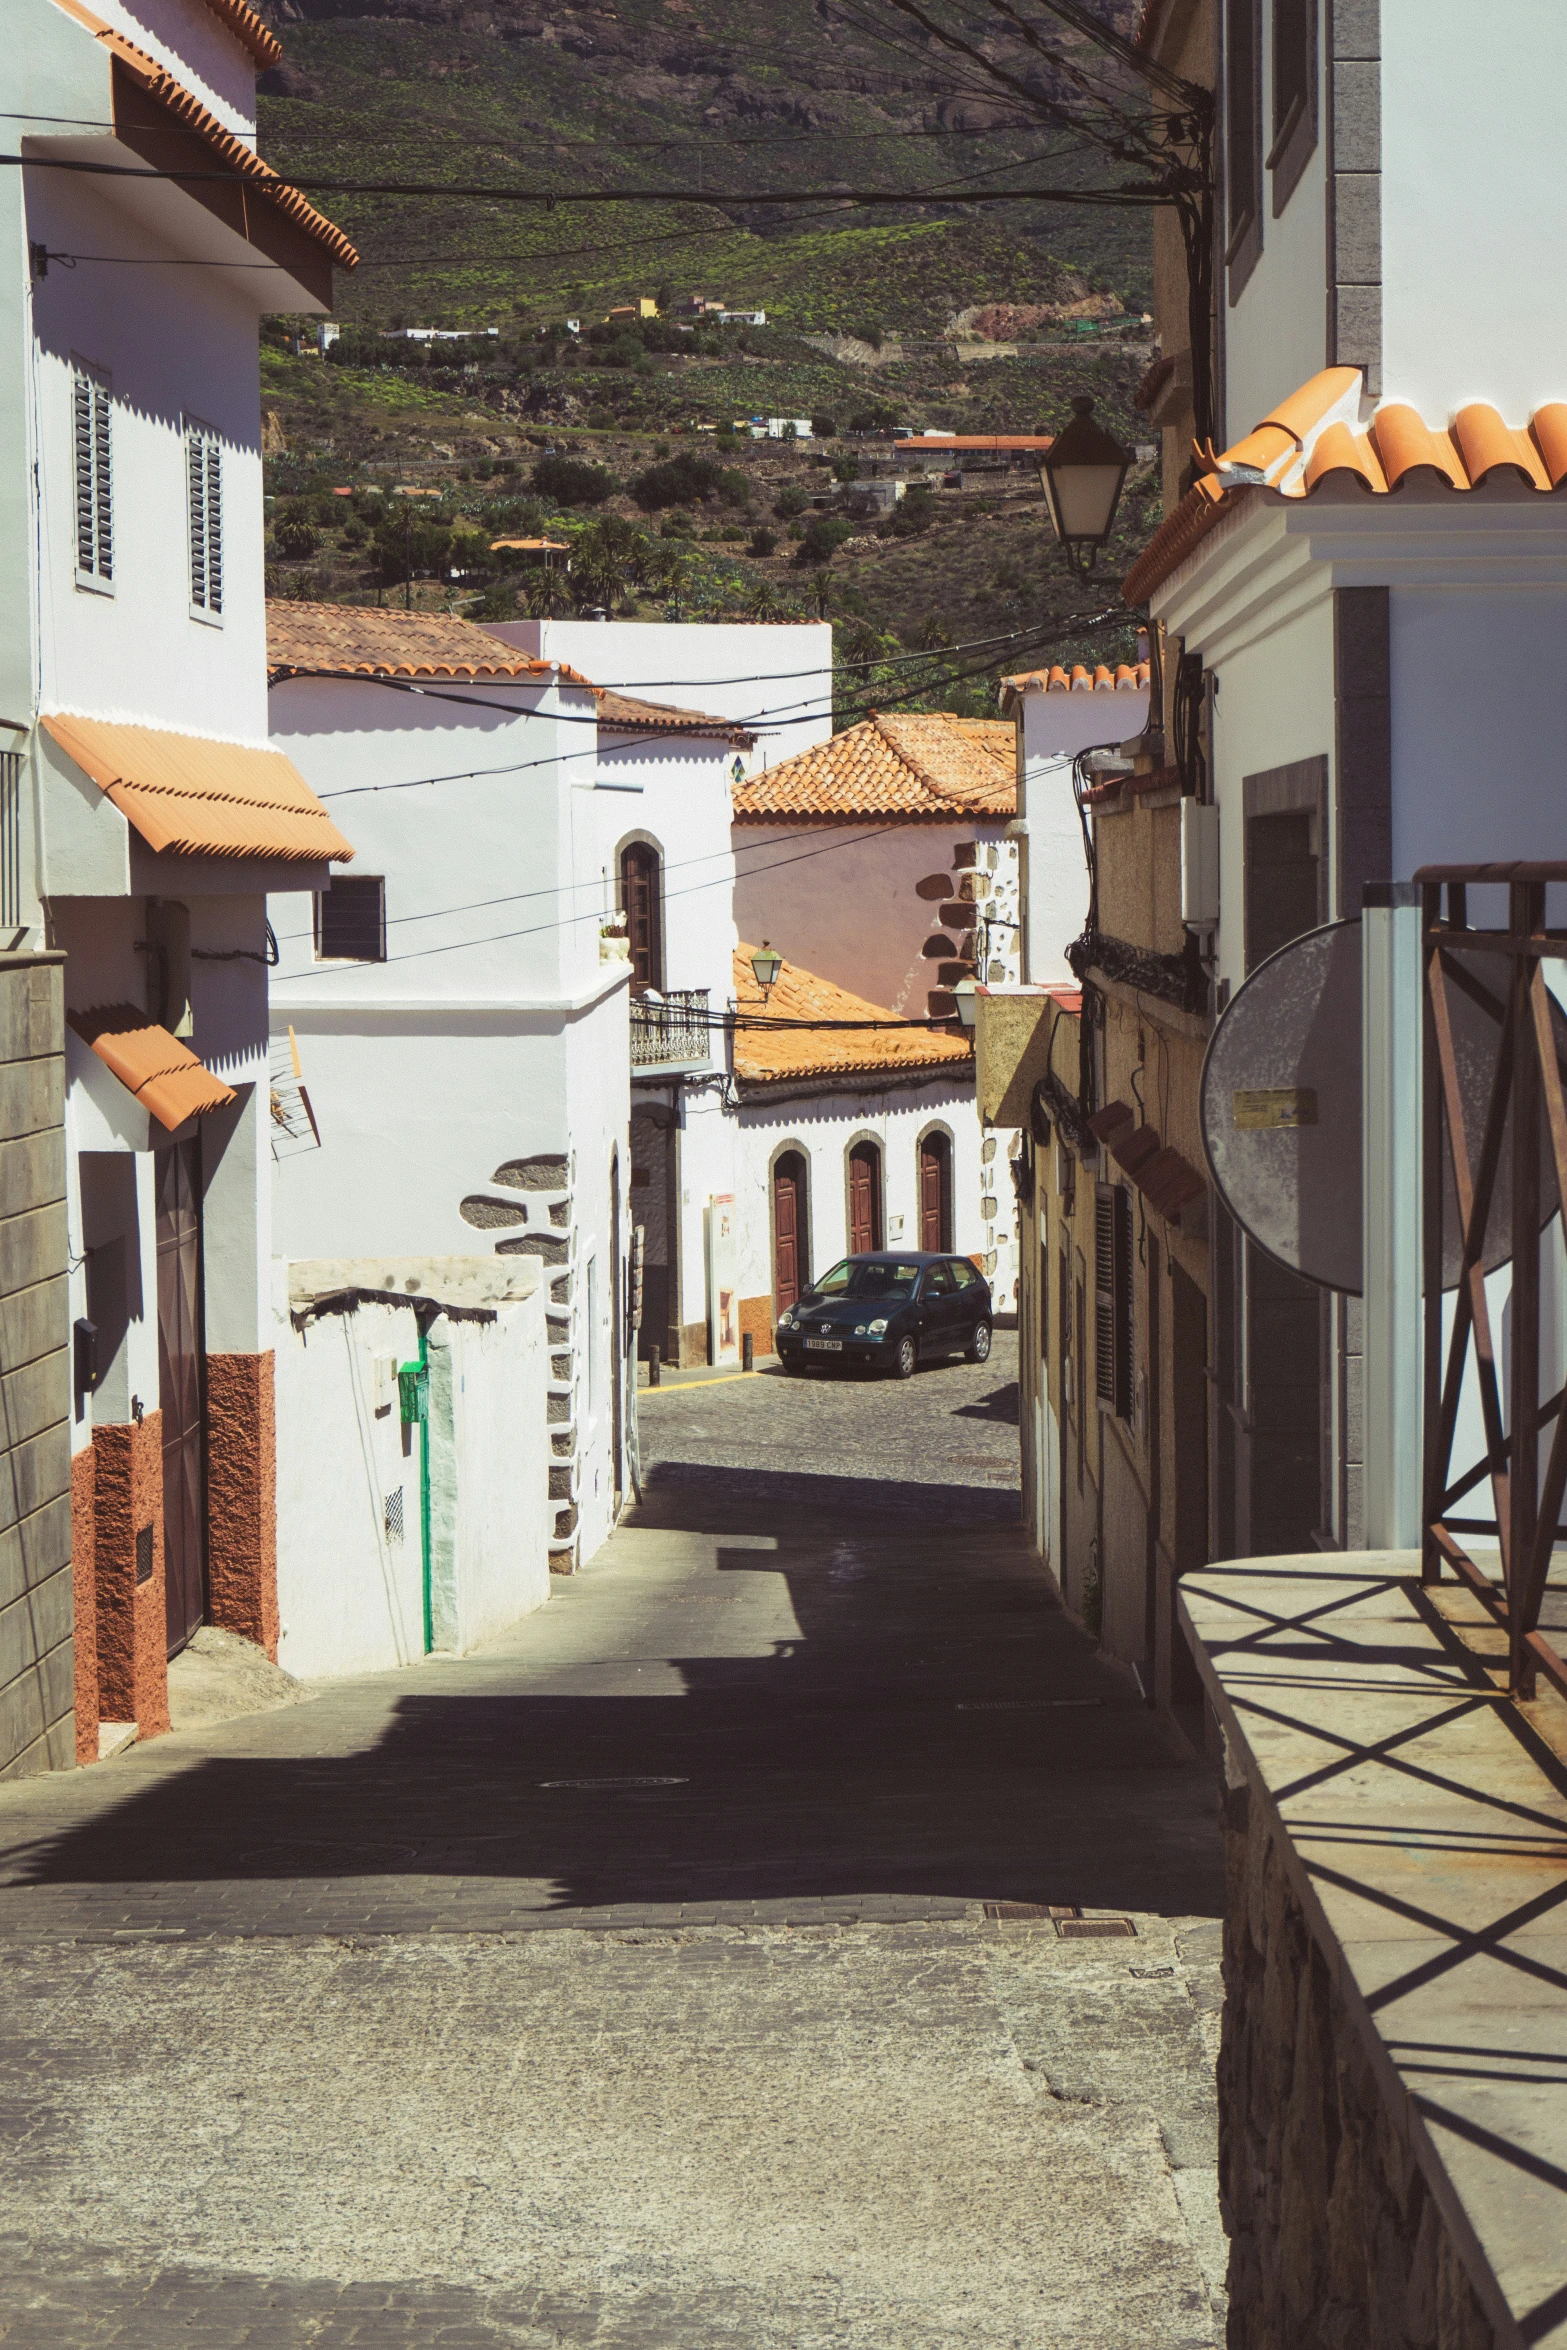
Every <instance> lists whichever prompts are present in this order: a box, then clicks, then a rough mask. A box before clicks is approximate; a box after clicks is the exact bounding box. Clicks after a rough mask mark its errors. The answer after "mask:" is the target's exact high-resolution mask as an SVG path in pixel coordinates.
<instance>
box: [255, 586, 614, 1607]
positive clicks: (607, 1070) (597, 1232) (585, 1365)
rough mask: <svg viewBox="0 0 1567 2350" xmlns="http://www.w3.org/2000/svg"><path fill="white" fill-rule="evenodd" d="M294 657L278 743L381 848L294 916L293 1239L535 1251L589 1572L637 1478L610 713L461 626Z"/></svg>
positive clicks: (284, 1166)
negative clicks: (300, 1088) (602, 790)
mask: <svg viewBox="0 0 1567 2350" xmlns="http://www.w3.org/2000/svg"><path fill="white" fill-rule="evenodd" d="M268 660H269V665H270V673H271V680H272V685H271V697H270V698H271V707H272V731H273V739H274V741H275V742H277V743H278V744H279V745H281V746H283V747H284V748H286V749H287V750H288V752H289V754H290V756H292V757H293V758H294V759H295V760H296V761H297V763H298V765H299V767H300V769H301V771H302V772H303V773H304V774H305V775H307V776H308V777H309V778H310V779H311V780H312V782H313V783H314V784H315V786H316V788H317V789H318V790H319V791H320V792H321V794H322V796H323V799H324V800H325V803H326V805H327V807H328V808H329V809H332V810H337V811H341V812H343V813H344V814H347V813H348V812H350V811H351V812H352V821H353V823H354V826H355V841H356V846H357V848H358V850H359V855H358V859H357V862H356V865H355V869H354V873H353V875H352V877H351V878H349V879H348V880H347V881H346V883H338V884H334V885H333V886H332V887H331V888H329V889H325V890H322V891H319V892H317V893H316V894H314V895H311V896H295V897H279V898H277V899H276V900H275V901H274V903H273V908H272V919H273V924H274V928H275V930H276V933H277V938H278V947H279V961H278V967H277V970H276V971H275V973H274V974H273V983H272V1027H273V1034H274V1038H275V1039H276V1040H277V1047H278V1058H279V1065H280V1067H282V1068H283V1069H284V1070H285V1071H286V1070H287V1069H288V1068H289V1067H290V1066H291V1063H292V1055H293V1053H294V1052H295V1051H296V1050H297V1053H298V1055H299V1062H300V1068H301V1070H302V1072H303V1080H304V1084H305V1086H306V1089H307V1091H308V1095H309V1102H310V1108H311V1111H312V1113H313V1127H314V1128H315V1129H318V1130H319V1135H320V1146H319V1148H317V1147H314V1143H313V1139H312V1137H306V1136H304V1135H296V1136H295V1137H294V1138H293V1145H292V1146H291V1147H289V1148H288V1149H286V1150H281V1151H280V1161H279V1166H278V1171H277V1187H276V1198H275V1218H274V1234H275V1243H274V1245H275V1250H276V1253H277V1255H278V1256H279V1257H281V1258H284V1259H288V1260H310V1261H314V1260H322V1259H364V1258H368V1257H375V1256H385V1257H388V1258H417V1259H423V1258H445V1257H454V1256H459V1255H462V1254H465V1253H471V1252H474V1251H475V1250H476V1249H477V1250H478V1251H480V1252H482V1253H483V1254H485V1255H488V1256H491V1257H498V1258H503V1259H504V1258H508V1257H513V1256H525V1257H532V1258H533V1259H535V1260H536V1262H537V1264H538V1265H539V1267H540V1269H541V1271H542V1273H543V1275H544V1277H545V1279H546V1281H547V1288H548V1296H547V1303H546V1311H547V1333H548V1341H549V1355H550V1379H549V1401H548V1412H549V1421H550V1443H551V1451H550V1457H549V1461H548V1466H547V1472H546V1473H547V1479H548V1488H549V1501H550V1510H551V1524H550V1528H549V1533H548V1542H549V1549H550V1553H551V1559H552V1563H553V1564H554V1565H555V1566H556V1567H557V1568H559V1569H562V1570H569V1569H570V1568H571V1567H572V1566H574V1565H575V1564H576V1563H577V1562H578V1561H579V1560H584V1559H586V1558H588V1557H591V1555H592V1554H593V1552H594V1551H595V1550H597V1549H598V1547H599V1546H600V1544H601V1543H602V1542H603V1540H604V1539H605V1537H606V1535H607V1534H608V1533H609V1530H610V1528H611V1527H612V1526H613V1524H614V1520H615V1512H616V1508H617V1506H618V1502H619V1499H620V1497H621V1494H622V1493H623V1491H624V1490H625V1489H626V1477H625V1441H624V1436H625V1382H626V1361H627V1349H626V1327H625V1320H624V1298H625V1266H626V1259H627V1254H628V1222H627V1213H628V1210H627V1201H628V1191H629V1177H630V1168H629V1156H628V1148H629V1136H628V1131H627V1127H628V1106H629V1088H628V1078H627V1070H628V1056H629V1048H628V1035H627V995H628V984H629V980H630V968H629V965H628V964H627V963H626V961H625V960H624V959H623V958H622V957H621V955H620V954H619V952H618V950H617V949H616V948H615V947H614V946H613V945H612V944H611V943H610V942H607V941H605V940H603V939H602V938H601V931H602V929H603V926H604V918H605V915H606V912H607V911H608V910H609V905H608V902H607V898H606V885H605V881H604V877H603V874H602V872H601V856H600V841H599V834H600V819H599V814H598V811H597V809H596V807H595V805H594V791H593V782H594V773H595V765H596V759H597V730H598V705H597V702H596V700H595V697H594V694H593V692H592V689H591V688H590V687H589V686H588V684H587V683H586V682H585V680H584V679H583V678H582V677H581V676H580V675H579V674H578V673H577V672H576V671H575V670H574V669H572V668H570V667H569V666H567V665H566V664H564V663H562V662H559V661H540V660H537V659H535V658H533V657H532V656H530V655H529V654H527V653H524V652H521V651H519V650H518V649H517V648H515V647H513V646H511V645H507V644H503V643H501V642H500V641H498V640H497V638H496V637H494V636H492V635H490V634H488V633H487V632H486V631H485V630H483V629H480V628H477V627H475V626H473V625H472V624H471V623H469V622H466V621H461V620H450V619H446V618H444V617H440V616H434V615H425V614H419V613H398V612H375V611H359V610H351V609H348V608H346V607H342V606H337V605H309V604H274V605H273V606H272V607H271V610H270V628H269V650H268ZM615 805H616V807H617V808H620V807H623V806H625V805H626V802H625V801H624V800H618V801H616V802H615ZM419 1278H422V1276H419ZM526 1572H527V1569H526V1562H522V1563H521V1564H520V1566H519V1574H520V1575H522V1576H524V1577H525V1575H526ZM519 1589H520V1586H519ZM519 1612H520V1609H519Z"/></svg>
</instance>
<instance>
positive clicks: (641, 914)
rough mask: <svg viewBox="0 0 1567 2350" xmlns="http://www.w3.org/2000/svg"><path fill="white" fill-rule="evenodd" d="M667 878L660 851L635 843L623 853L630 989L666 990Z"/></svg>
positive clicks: (645, 843) (622, 893)
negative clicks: (651, 988)
mask: <svg viewBox="0 0 1567 2350" xmlns="http://www.w3.org/2000/svg"><path fill="white" fill-rule="evenodd" d="M663 884H664V874H663V860H662V858H661V857H660V856H659V853H658V851H657V849H655V848H651V847H650V846H649V845H648V843H647V842H646V841H643V840H634V841H633V842H632V843H631V845H630V847H629V848H626V849H623V850H622V851H621V857H620V900H621V904H622V905H623V906H624V907H625V910H626V935H627V940H628V943H629V945H630V948H631V985H632V988H633V990H634V991H635V992H636V993H638V994H640V993H641V991H642V990H643V989H644V988H648V987H656V988H657V989H658V990H659V992H660V994H662V992H663V987H664V909H663V896H664V886H663Z"/></svg>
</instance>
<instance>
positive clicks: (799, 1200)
mask: <svg viewBox="0 0 1567 2350" xmlns="http://www.w3.org/2000/svg"><path fill="white" fill-rule="evenodd" d="M808 1216H809V1203H808V1201H807V1197H806V1169H805V1154H804V1153H803V1151H781V1152H780V1153H779V1155H778V1157H777V1158H776V1159H775V1160H774V1161H773V1303H774V1305H775V1307H776V1308H777V1311H778V1312H779V1313H780V1314H781V1313H783V1312H784V1310H785V1308H786V1307H788V1306H793V1305H798V1304H799V1302H800V1293H801V1291H802V1290H803V1289H804V1287H805V1284H806V1281H807V1280H808V1278H809V1249H808V1245H807V1244H808V1237H809V1236H808V1233H807V1229H806V1226H807V1220H808Z"/></svg>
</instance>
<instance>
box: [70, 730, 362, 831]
mask: <svg viewBox="0 0 1567 2350" xmlns="http://www.w3.org/2000/svg"><path fill="white" fill-rule="evenodd" d="M40 724H41V725H42V727H43V730H44V732H45V733H46V734H47V735H48V736H49V738H50V740H51V741H52V742H54V743H55V744H57V745H58V747H59V748H60V749H61V750H62V751H63V752H64V753H65V755H66V757H67V758H68V759H69V760H71V762H72V763H73V765H75V766H76V767H78V768H80V770H81V772H82V773H83V775H85V776H87V777H88V778H89V779H90V781H92V782H93V783H95V784H97V786H98V788H99V790H100V791H102V792H104V793H106V794H107V796H108V797H109V798H110V799H111V800H112V801H113V802H114V804H115V806H116V807H117V808H118V809H119V811H120V813H121V815H122V816H124V818H125V819H126V821H127V823H129V824H132V825H134V827H135V829H136V830H137V831H138V832H139V833H140V834H141V837H142V839H143V840H144V841H145V842H146V843H147V846H148V847H149V848H151V849H156V850H159V851H160V852H161V851H165V850H169V851H173V852H174V853H176V854H178V855H181V856H194V857H265V858H284V859H289V860H297V861H301V862H305V861H308V862H311V863H316V862H321V861H324V860H326V859H328V858H331V859H335V860H337V861H338V862H346V860H347V859H348V858H350V857H351V856H352V855H353V853H354V852H353V849H352V847H351V845H350V844H349V842H348V841H346V840H345V839H344V837H343V835H342V834H341V833H340V832H339V831H338V829H337V826H336V825H335V824H334V823H333V822H332V819H331V817H330V816H329V815H328V814H327V812H326V810H325V808H323V807H322V805H321V802H320V801H319V800H318V799H317V798H316V795H315V793H314V792H313V791H312V790H311V788H310V786H309V784H308V783H306V781H305V779H304V777H303V776H302V775H301V774H300V772H299V770H298V768H297V767H296V766H295V765H294V763H293V761H292V760H291V759H287V758H285V757H284V755H283V753H282V752H281V751H269V750H255V749H252V748H251V747H250V746H249V745H246V744H242V743H219V742H212V741H209V740H208V739H207V737H206V736H204V735H196V734H170V733H166V732H165V731H164V730H163V729H162V728H160V727H156V726H132V725H122V724H120V723H119V722H118V721H115V720H112V719H106V718H78V717H75V716H73V715H70V714H68V713H64V712H55V713H53V714H52V715H50V716H48V717H45V718H43V719H41V720H40Z"/></svg>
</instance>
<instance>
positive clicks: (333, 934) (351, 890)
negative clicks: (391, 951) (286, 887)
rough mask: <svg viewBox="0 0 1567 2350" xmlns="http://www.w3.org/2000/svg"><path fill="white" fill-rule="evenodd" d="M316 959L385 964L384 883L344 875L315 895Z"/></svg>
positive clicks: (368, 876) (365, 875)
mask: <svg viewBox="0 0 1567 2350" xmlns="http://www.w3.org/2000/svg"><path fill="white" fill-rule="evenodd" d="M316 960H317V961H318V962H321V963H384V962H385V961H386V882H385V880H384V879H383V877H382V876H381V875H380V874H378V873H375V874H371V873H355V874H352V875H350V874H344V875H343V876H342V877H341V878H340V879H338V880H336V881H334V882H333V883H332V886H331V888H330V889H323V890H320V891H318V893H317V896H316Z"/></svg>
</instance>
